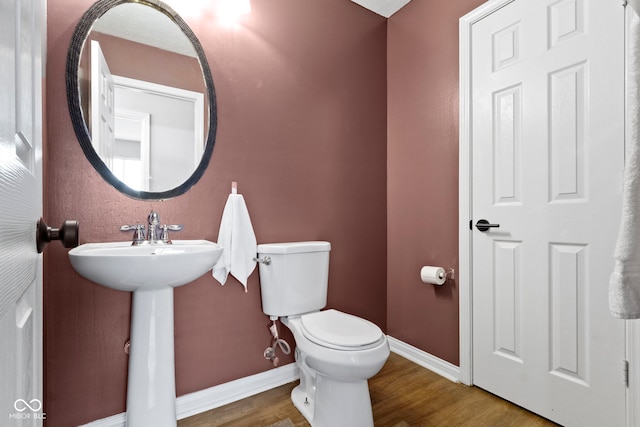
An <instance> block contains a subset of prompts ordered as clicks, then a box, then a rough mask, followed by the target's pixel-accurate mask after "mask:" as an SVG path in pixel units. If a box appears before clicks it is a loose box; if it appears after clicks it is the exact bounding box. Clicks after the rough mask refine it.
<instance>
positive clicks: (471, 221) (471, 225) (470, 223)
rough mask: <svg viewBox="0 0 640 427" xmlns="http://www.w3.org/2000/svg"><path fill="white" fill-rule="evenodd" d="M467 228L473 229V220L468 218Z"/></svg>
mask: <svg viewBox="0 0 640 427" xmlns="http://www.w3.org/2000/svg"><path fill="white" fill-rule="evenodd" d="M469 230H471V231H473V220H472V219H470V220H469Z"/></svg>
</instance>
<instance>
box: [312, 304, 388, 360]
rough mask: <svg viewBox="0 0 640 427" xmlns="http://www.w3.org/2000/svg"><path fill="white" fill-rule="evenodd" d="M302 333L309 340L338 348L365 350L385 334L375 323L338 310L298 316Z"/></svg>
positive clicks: (376, 343)
mask: <svg viewBox="0 0 640 427" xmlns="http://www.w3.org/2000/svg"><path fill="white" fill-rule="evenodd" d="M300 320H301V324H302V333H303V334H304V336H305V337H306V338H307V339H309V340H310V341H312V342H314V343H316V344H319V345H321V346H324V347H329V348H333V349H337V350H351V351H353V350H364V349H368V348H372V347H375V346H376V345H378V344H379V343H380V341H381V340H382V339H383V338H384V334H383V333H382V330H381V329H380V328H379V327H378V326H377V325H375V324H374V323H371V322H369V321H368V320H365V319H362V318H360V317H357V316H353V315H351V314H347V313H343V312H341V311H338V310H325V311H318V312H315V313H310V314H305V315H303V316H301V317H300Z"/></svg>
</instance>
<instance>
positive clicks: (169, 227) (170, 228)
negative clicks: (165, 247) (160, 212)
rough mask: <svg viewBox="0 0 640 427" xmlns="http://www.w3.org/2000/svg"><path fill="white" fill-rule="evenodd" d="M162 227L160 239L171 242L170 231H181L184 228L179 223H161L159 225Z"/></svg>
mask: <svg viewBox="0 0 640 427" xmlns="http://www.w3.org/2000/svg"><path fill="white" fill-rule="evenodd" d="M158 228H159V229H160V231H162V234H161V235H160V240H162V242H163V243H171V239H169V231H180V230H182V228H183V227H182V225H179V224H172V225H166V224H165V225H161V226H159V227H158Z"/></svg>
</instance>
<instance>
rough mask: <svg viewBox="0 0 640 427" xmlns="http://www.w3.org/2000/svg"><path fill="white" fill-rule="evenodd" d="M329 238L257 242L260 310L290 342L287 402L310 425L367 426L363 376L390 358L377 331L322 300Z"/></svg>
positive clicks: (370, 423)
mask: <svg viewBox="0 0 640 427" xmlns="http://www.w3.org/2000/svg"><path fill="white" fill-rule="evenodd" d="M329 250H330V244H329V243H328V242H299V243H280V244H262V245H258V255H259V257H260V259H263V260H265V259H267V258H268V260H269V263H268V264H267V263H264V262H262V263H261V264H260V282H261V283H260V288H261V294H262V304H263V311H264V312H265V314H268V315H269V316H270V317H271V318H272V319H275V318H280V320H281V321H282V323H283V324H284V325H285V326H287V328H289V329H290V330H291V332H292V334H293V337H294V339H295V342H296V352H295V356H296V364H297V366H298V368H299V370H300V384H299V385H298V386H296V387H295V388H294V389H293V391H292V392H291V400H292V401H293V403H294V405H295V407H296V408H297V409H298V410H299V411H300V412H301V413H302V414H303V415H304V417H305V418H306V419H307V421H308V422H309V423H310V424H311V425H312V426H313V427H353V426H357V427H368V426H373V413H372V409H371V399H370V395H369V385H368V379H369V378H371V377H373V376H374V375H375V374H377V373H378V372H379V371H380V369H381V368H382V366H383V365H384V363H385V362H386V360H387V358H388V357H389V344H388V342H387V338H386V336H385V335H384V333H383V332H382V330H381V329H380V328H379V327H378V326H376V325H375V324H373V323H372V322H369V321H368V320H365V319H362V318H359V317H357V316H353V315H351V314H347V313H343V312H340V311H338V310H333V309H331V310H321V309H322V308H324V306H325V305H326V292H327V285H328V265H329V262H328V261H329V257H328V253H329Z"/></svg>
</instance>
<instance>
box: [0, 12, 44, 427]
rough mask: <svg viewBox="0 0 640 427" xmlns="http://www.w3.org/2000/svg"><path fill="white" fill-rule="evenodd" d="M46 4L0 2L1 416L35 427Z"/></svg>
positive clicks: (38, 411) (38, 420)
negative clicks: (36, 242)
mask: <svg viewBox="0 0 640 427" xmlns="http://www.w3.org/2000/svg"><path fill="white" fill-rule="evenodd" d="M44 16H45V3H44V1H41V0H33V1H32V0H19V1H3V2H0V94H1V96H0V201H1V203H0V236H2V237H1V238H0V338H1V339H2V345H0V378H1V380H0V417H3V418H2V419H4V420H8V421H5V422H8V423H9V424H10V425H25V426H26V425H30V426H31V425H41V424H42V419H43V418H44V417H45V414H44V409H43V407H42V262H41V257H40V256H39V255H38V253H37V251H36V244H35V226H36V222H37V220H38V218H39V217H40V216H41V214H42V165H41V156H42V149H41V144H42V76H43V72H42V70H43V67H44V64H43V61H42V59H43V52H42V45H43V36H44V33H45V32H44V28H45V20H44Z"/></svg>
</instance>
